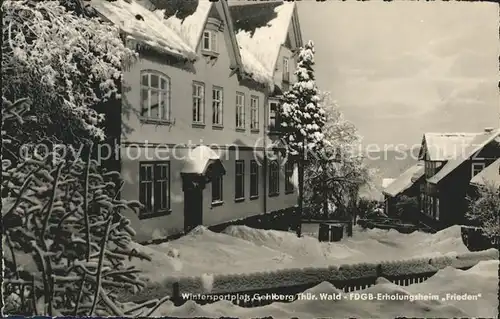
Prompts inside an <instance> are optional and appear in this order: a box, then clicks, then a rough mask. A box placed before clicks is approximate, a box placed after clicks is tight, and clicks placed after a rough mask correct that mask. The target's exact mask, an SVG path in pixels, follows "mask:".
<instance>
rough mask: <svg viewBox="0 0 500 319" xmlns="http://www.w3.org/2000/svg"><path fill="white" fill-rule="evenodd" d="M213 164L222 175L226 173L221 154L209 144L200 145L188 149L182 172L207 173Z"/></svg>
mask: <svg viewBox="0 0 500 319" xmlns="http://www.w3.org/2000/svg"><path fill="white" fill-rule="evenodd" d="M212 164H215V165H214V166H216V167H217V171H219V172H220V173H221V174H222V175H224V174H225V173H226V169H225V168H224V165H222V162H221V160H220V157H219V154H217V152H215V151H214V150H212V149H211V148H210V147H208V146H205V145H200V146H197V147H195V148H193V149H191V150H189V151H188V153H187V156H186V159H185V162H184V167H183V168H182V171H181V173H183V174H197V175H206V174H207V172H208V170H209V168H210V166H211V165H212Z"/></svg>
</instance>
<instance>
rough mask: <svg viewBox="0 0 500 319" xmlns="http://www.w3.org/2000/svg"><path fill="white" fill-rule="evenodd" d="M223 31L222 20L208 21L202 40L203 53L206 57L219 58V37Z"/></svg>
mask: <svg viewBox="0 0 500 319" xmlns="http://www.w3.org/2000/svg"><path fill="white" fill-rule="evenodd" d="M223 30H224V27H223V25H222V21H221V20H219V19H217V18H214V17H209V18H208V19H207V24H206V25H205V30H204V31H203V35H202V38H201V51H202V53H203V54H204V55H208V56H212V57H217V55H218V54H219V48H218V46H219V43H218V42H219V41H218V40H219V39H218V36H219V32H221V31H223Z"/></svg>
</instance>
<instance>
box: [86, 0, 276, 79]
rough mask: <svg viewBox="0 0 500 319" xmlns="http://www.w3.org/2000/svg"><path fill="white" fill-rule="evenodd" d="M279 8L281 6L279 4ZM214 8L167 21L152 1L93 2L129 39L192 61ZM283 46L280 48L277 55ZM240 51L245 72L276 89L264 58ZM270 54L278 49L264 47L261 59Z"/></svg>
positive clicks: (204, 6) (203, 5) (205, 5)
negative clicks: (268, 52)
mask: <svg viewBox="0 0 500 319" xmlns="http://www.w3.org/2000/svg"><path fill="white" fill-rule="evenodd" d="M165 4H168V2H165ZM279 4H281V2H278V5H279ZM175 5H176V4H175V3H174V4H172V6H171V8H169V10H170V11H175V9H176V8H175ZM213 5H214V2H210V1H209V0H198V1H197V6H196V7H193V11H192V12H189V14H188V15H185V16H183V17H179V16H178V15H177V14H172V15H170V16H168V17H165V10H155V6H154V5H153V4H152V3H151V1H150V0H116V1H108V0H92V6H93V7H94V8H95V9H96V10H97V12H99V13H100V14H101V15H102V16H103V17H104V18H106V19H108V20H110V21H111V22H112V23H114V24H116V25H117V26H118V27H120V29H121V30H122V31H123V32H124V33H126V34H128V36H129V38H131V39H134V40H136V41H138V42H141V43H145V44H147V45H150V46H151V47H153V48H156V49H159V50H161V51H165V52H167V53H170V54H173V55H177V56H179V55H180V56H183V57H186V58H188V59H190V60H195V59H196V58H197V54H196V52H197V47H198V43H199V42H200V39H201V35H202V33H203V29H204V27H205V24H206V21H207V18H208V16H209V13H210V10H211V8H212V6H213ZM225 5H227V4H225V3H223V6H225ZM240 5H241V3H240ZM138 17H139V19H138ZM228 23H229V24H230V23H232V21H228ZM285 31H286V30H285ZM285 35H286V34H285ZM236 41H238V40H236ZM238 42H239V41H238ZM279 46H280V45H277V48H278V51H277V52H279ZM239 50H240V52H239V54H240V55H241V64H242V65H241V67H242V68H241V69H242V70H241V71H243V72H244V73H245V74H247V75H248V76H249V77H250V78H252V79H253V80H254V81H256V82H258V83H262V84H265V85H266V86H268V87H269V88H273V87H274V82H273V72H270V71H269V70H268V69H267V68H266V67H265V66H264V64H263V62H262V61H261V60H260V58H259V57H257V56H255V54H254V53H253V52H252V51H251V50H249V49H248V48H247V47H245V46H241V45H240V47H239ZM268 50H272V53H271V54H273V55H274V54H275V53H274V51H276V48H275V47H274V46H268V47H263V48H261V52H262V53H265V54H261V55H262V56H264V57H266V56H267V53H266V51H268ZM276 54H277V53H276ZM238 63H239V62H238Z"/></svg>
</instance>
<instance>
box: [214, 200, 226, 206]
mask: <svg viewBox="0 0 500 319" xmlns="http://www.w3.org/2000/svg"><path fill="white" fill-rule="evenodd" d="M223 204H224V201H223V200H218V201H214V202H212V207H217V206H221V205H223Z"/></svg>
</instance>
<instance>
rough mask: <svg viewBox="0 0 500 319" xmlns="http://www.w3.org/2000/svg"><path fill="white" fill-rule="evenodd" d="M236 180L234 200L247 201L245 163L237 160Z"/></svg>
mask: <svg viewBox="0 0 500 319" xmlns="http://www.w3.org/2000/svg"><path fill="white" fill-rule="evenodd" d="M235 166H236V167H235V179H234V182H235V183H234V199H235V200H242V199H245V161H243V160H236V162H235Z"/></svg>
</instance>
